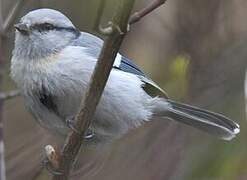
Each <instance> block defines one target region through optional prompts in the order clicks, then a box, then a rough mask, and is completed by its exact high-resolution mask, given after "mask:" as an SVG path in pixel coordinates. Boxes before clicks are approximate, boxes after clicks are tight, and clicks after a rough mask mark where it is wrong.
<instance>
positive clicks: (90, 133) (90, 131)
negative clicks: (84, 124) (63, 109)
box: [66, 118, 94, 140]
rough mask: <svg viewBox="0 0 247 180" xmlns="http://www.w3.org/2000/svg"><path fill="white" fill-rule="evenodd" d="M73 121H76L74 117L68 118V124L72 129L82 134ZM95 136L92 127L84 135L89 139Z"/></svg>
mask: <svg viewBox="0 0 247 180" xmlns="http://www.w3.org/2000/svg"><path fill="white" fill-rule="evenodd" d="M73 122H74V118H71V119H67V120H66V124H67V126H68V127H69V128H70V129H72V130H73V131H74V132H75V133H77V134H81V131H80V130H79V129H77V128H76V127H75V126H74V123H73ZM93 137H94V132H93V131H92V130H91V129H90V128H88V130H87V131H86V134H85V136H84V139H86V140H89V139H91V138H93Z"/></svg>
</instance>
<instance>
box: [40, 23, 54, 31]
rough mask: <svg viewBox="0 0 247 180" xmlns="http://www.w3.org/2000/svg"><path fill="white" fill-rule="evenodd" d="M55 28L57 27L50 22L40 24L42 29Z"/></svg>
mask: <svg viewBox="0 0 247 180" xmlns="http://www.w3.org/2000/svg"><path fill="white" fill-rule="evenodd" d="M53 29H55V27H54V26H53V25H52V24H50V23H43V24H40V30H42V31H50V30H53Z"/></svg>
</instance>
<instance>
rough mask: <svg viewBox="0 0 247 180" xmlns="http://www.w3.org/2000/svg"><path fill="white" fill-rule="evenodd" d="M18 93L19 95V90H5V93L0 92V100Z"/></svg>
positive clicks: (15, 95)
mask: <svg viewBox="0 0 247 180" xmlns="http://www.w3.org/2000/svg"><path fill="white" fill-rule="evenodd" d="M19 95H20V91H19V90H13V91H10V92H6V93H0V101H6V100H9V99H12V98H15V97H17V96H19Z"/></svg>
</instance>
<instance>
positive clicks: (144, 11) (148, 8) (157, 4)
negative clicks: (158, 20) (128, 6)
mask: <svg viewBox="0 0 247 180" xmlns="http://www.w3.org/2000/svg"><path fill="white" fill-rule="evenodd" d="M166 1H167V0H154V1H153V2H151V3H150V4H149V5H148V6H146V7H145V8H143V9H142V10H140V11H137V12H135V13H134V14H133V15H132V16H131V17H130V20H129V24H134V23H136V22H138V21H140V20H141V19H142V18H143V17H144V16H146V15H148V14H149V13H151V12H152V11H153V10H155V9H157V8H158V7H160V6H161V5H162V4H164V3H165V2H166Z"/></svg>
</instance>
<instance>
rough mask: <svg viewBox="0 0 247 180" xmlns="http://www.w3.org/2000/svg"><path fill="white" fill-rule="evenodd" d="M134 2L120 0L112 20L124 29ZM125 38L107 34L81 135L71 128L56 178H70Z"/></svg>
mask: <svg viewBox="0 0 247 180" xmlns="http://www.w3.org/2000/svg"><path fill="white" fill-rule="evenodd" d="M133 4H134V0H121V1H120V2H119V9H118V11H117V12H116V14H115V16H114V18H113V20H112V22H113V23H114V24H116V26H118V27H119V28H120V29H121V30H122V31H123V32H125V31H126V29H127V24H128V19H129V16H130V13H131V10H132V8H133ZM123 38H124V34H119V32H118V31H113V32H112V34H110V35H108V36H107V37H106V40H105V42H104V45H103V48H102V50H101V53H100V56H99V59H98V62H97V64H96V66H95V70H94V72H93V75H92V77H91V80H90V85H89V87H88V89H87V91H86V95H85V98H84V99H85V100H84V101H83V102H82V103H81V106H80V109H81V110H80V112H79V113H78V114H77V115H76V117H75V128H77V129H80V130H81V134H78V133H76V132H74V131H71V132H70V133H69V134H68V136H67V138H66V141H65V144H64V147H63V149H62V152H61V159H60V161H59V169H58V170H59V172H62V173H63V175H54V176H53V180H67V179H68V176H69V173H70V168H71V165H72V163H73V161H74V160H75V158H76V156H77V154H78V152H79V150H80V148H81V145H82V137H84V134H85V132H86V130H87V129H88V127H89V125H90V123H91V120H92V117H93V114H94V112H95V109H96V106H97V104H98V102H99V99H100V97H101V94H102V92H103V90H104V87H105V84H106V82H107V79H108V77H109V74H110V71H111V68H112V65H113V62H114V59H115V57H116V55H117V53H118V50H119V48H120V45H121V43H122V41H123Z"/></svg>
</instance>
